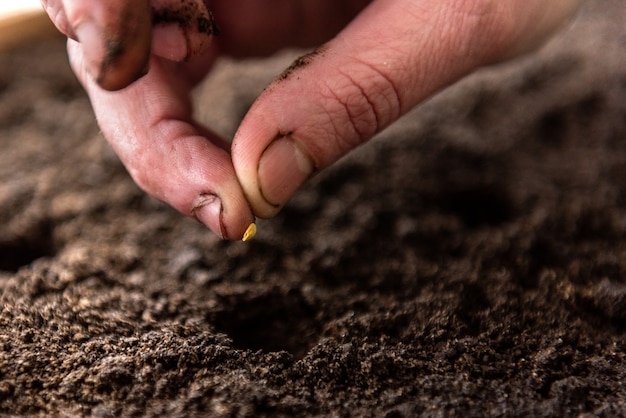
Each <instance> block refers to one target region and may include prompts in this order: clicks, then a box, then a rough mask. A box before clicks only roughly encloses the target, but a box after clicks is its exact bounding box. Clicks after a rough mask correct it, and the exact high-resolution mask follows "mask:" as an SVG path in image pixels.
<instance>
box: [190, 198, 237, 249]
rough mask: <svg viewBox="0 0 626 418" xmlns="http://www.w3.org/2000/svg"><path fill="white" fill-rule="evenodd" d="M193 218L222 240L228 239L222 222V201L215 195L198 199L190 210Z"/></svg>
mask: <svg viewBox="0 0 626 418" xmlns="http://www.w3.org/2000/svg"><path fill="white" fill-rule="evenodd" d="M191 213H192V215H193V216H195V217H196V219H198V220H199V221H200V222H202V223H203V224H204V225H206V226H207V227H209V228H210V229H211V230H212V231H213V232H215V233H216V234H217V235H219V237H220V238H222V239H228V234H227V232H226V228H225V227H224V222H223V207H222V201H221V200H220V198H219V197H218V196H217V195H214V194H205V195H201V196H200V197H199V198H198V201H197V202H196V204H195V205H194V208H193V209H192V210H191Z"/></svg>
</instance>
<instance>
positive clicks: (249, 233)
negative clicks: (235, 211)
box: [241, 222, 256, 241]
mask: <svg viewBox="0 0 626 418" xmlns="http://www.w3.org/2000/svg"><path fill="white" fill-rule="evenodd" d="M255 235H256V224H255V223H254V222H252V223H251V224H250V226H248V229H246V232H244V233H243V238H242V239H241V240H242V241H249V240H251V239H252V238H254V236H255Z"/></svg>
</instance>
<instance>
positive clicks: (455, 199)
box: [442, 185, 515, 227]
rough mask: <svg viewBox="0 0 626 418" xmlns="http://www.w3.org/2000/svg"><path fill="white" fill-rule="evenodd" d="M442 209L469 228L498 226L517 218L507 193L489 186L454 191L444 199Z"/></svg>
mask: <svg viewBox="0 0 626 418" xmlns="http://www.w3.org/2000/svg"><path fill="white" fill-rule="evenodd" d="M442 208H443V209H444V210H446V211H447V212H449V213H453V214H455V215H457V216H458V217H460V218H461V219H462V220H463V223H465V225H467V226H468V227H480V226H485V225H492V226H497V225H500V224H503V223H505V222H507V221H510V220H511V219H513V218H514V217H515V210H514V208H513V205H512V204H511V202H510V199H509V197H508V196H507V194H506V191H505V190H502V189H501V188H499V187H495V186H488V185H485V186H484V187H480V188H472V189H466V190H456V191H452V192H450V193H449V194H447V195H446V196H445V197H444V199H443V202H442Z"/></svg>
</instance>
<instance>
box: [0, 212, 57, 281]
mask: <svg viewBox="0 0 626 418" xmlns="http://www.w3.org/2000/svg"><path fill="white" fill-rule="evenodd" d="M55 253H56V248H55V246H54V243H53V240H52V226H51V225H50V224H49V223H47V222H44V223H41V224H38V225H36V226H33V227H32V228H30V229H29V230H28V231H26V232H25V233H24V234H22V235H21V236H19V237H15V238H10V239H5V238H0V270H1V271H9V272H17V271H18V270H19V269H20V268H21V267H23V266H26V265H28V264H30V263H32V262H33V261H35V260H37V259H38V258H41V257H49V256H53V255H54V254H55Z"/></svg>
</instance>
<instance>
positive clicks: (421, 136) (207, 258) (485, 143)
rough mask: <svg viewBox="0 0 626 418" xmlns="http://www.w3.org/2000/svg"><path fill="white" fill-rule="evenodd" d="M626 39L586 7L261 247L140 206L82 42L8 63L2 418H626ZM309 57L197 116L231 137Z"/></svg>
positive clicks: (396, 141) (318, 184) (2, 112)
mask: <svg viewBox="0 0 626 418" xmlns="http://www.w3.org/2000/svg"><path fill="white" fill-rule="evenodd" d="M625 21H626V8H625V7H623V1H622V0H612V1H611V0H596V1H593V2H589V4H588V5H587V6H586V8H585V12H584V13H583V15H581V16H580V17H579V19H578V20H577V22H576V23H575V24H574V25H573V26H572V27H571V28H570V29H569V30H568V31H567V32H566V33H565V34H564V35H562V36H561V37H559V38H558V39H556V40H555V41H554V42H552V43H551V44H550V45H548V46H547V47H546V48H544V49H543V50H542V51H541V52H540V53H538V54H535V55H533V56H530V57H527V58H525V59H522V60H518V61H517V62H515V63H512V64H507V65H504V66H501V67H499V68H494V69H488V70H484V71H482V72H480V73H479V74H476V75H474V76H472V77H470V78H469V79H467V80H464V81H463V82H462V83H459V84H458V85H456V86H454V87H453V88H451V89H449V90H447V91H445V92H444V93H443V94H440V95H439V96H437V97H435V98H433V99H432V100H431V101H429V102H428V103H426V104H425V105H423V106H422V107H421V108H419V109H417V110H416V111H415V112H413V113H411V114H409V115H408V116H407V117H406V118H404V119H403V120H402V121H401V122H400V123H398V124H396V125H394V126H393V127H391V128H390V129H388V130H387V131H386V132H385V133H383V134H382V135H381V136H380V138H378V139H376V140H375V141H373V142H372V143H370V144H369V145H367V146H365V147H363V148H361V149H360V150H359V151H358V152H357V153H355V154H353V155H351V156H350V157H349V158H346V159H344V160H343V161H342V162H340V163H339V164H337V165H336V166H335V167H334V168H332V169H331V170H328V171H327V172H325V173H323V174H322V175H320V176H318V177H316V178H315V179H314V180H313V181H312V182H311V183H310V184H309V185H307V186H306V187H305V189H303V190H302V192H300V193H299V194H298V195H297V197H296V198H295V199H294V200H293V201H292V203H291V204H290V205H289V206H287V207H286V208H285V210H284V211H283V212H282V213H281V214H280V215H279V216H278V217H277V218H276V219H273V220H271V221H266V222H262V223H261V224H260V225H259V228H260V232H259V234H258V236H257V238H255V239H254V240H253V241H252V242H250V243H241V242H221V241H219V240H218V239H217V238H216V237H215V236H214V235H213V234H212V233H210V232H208V231H207V230H205V229H204V228H203V227H202V226H200V225H199V224H197V223H195V222H193V221H191V220H189V219H186V218H184V217H182V216H181V215H179V214H177V213H175V212H174V211H173V210H171V209H169V208H168V207H166V206H165V205H163V204H161V203H158V202H156V201H154V200H152V199H151V198H149V197H146V196H145V195H144V194H143V193H142V192H141V191H140V190H138V188H137V187H136V186H135V185H134V184H133V183H132V181H131V180H130V178H129V177H128V175H127V174H126V172H125V171H124V169H123V167H122V166H121V165H120V163H119V162H118V160H117V158H116V157H115V156H114V154H113V153H112V152H111V151H110V150H109V148H108V146H107V145H106V143H105V141H104V140H103V139H102V137H101V136H100V135H99V132H98V128H97V127H96V125H95V123H94V118H93V116H92V113H91V109H90V107H89V104H88V101H87V99H86V98H85V95H84V94H83V92H82V90H81V89H80V88H79V86H78V85H77V83H76V81H75V79H74V77H73V76H72V74H71V72H70V70H69V68H68V66H67V64H66V57H65V50H64V45H63V42H62V41H61V40H58V39H55V40H50V41H49V42H43V43H40V44H37V45H33V46H32V47H29V48H27V49H23V50H21V51H19V52H14V53H11V54H5V55H2V56H0V141H1V144H2V151H1V152H0V219H1V231H2V233H1V236H0V271H1V272H0V286H1V289H0V290H1V292H2V294H1V295H2V296H1V301H2V305H1V309H2V310H1V312H0V414H8V415H39V416H51V415H53V416H54V415H63V416H81V415H92V416H98V417H109V416H129V415H142V416H143V415H146V416H174V417H175V416H336V417H339V416H383V417H389V418H391V417H402V416H406V417H409V416H415V415H423V416H449V415H452V416H530V415H543V416H592V415H591V414H593V415H597V416H618V415H622V416H623V415H626V386H625V385H626V383H625V382H626V358H625V350H626V27H624V24H623V23H624V22H625ZM293 58H294V55H289V54H284V55H282V56H279V57H277V58H275V59H273V60H271V61H255V62H243V63H229V62H225V63H222V64H221V65H220V66H219V68H217V69H216V73H215V74H214V75H213V76H212V78H211V79H210V80H208V81H207V84H206V85H204V86H203V87H202V88H201V90H200V91H199V96H200V100H201V103H202V105H201V107H199V109H198V110H199V114H200V115H201V117H202V118H203V119H205V120H212V126H214V127H215V128H216V129H218V130H220V131H221V132H223V133H225V134H230V133H232V132H233V130H234V129H235V126H236V123H237V120H238V118H240V117H241V115H242V114H243V112H245V110H246V108H247V107H248V106H249V105H250V103H251V100H253V98H254V96H255V95H256V94H257V93H258V92H259V91H260V89H262V88H263V86H264V85H265V84H266V83H267V82H268V80H269V79H270V78H271V77H272V76H274V75H276V74H279V73H280V70H279V68H280V66H284V67H286V66H287V65H288V64H289V62H291V61H292V60H293ZM284 67H283V68H284ZM585 414H589V415H585Z"/></svg>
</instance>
